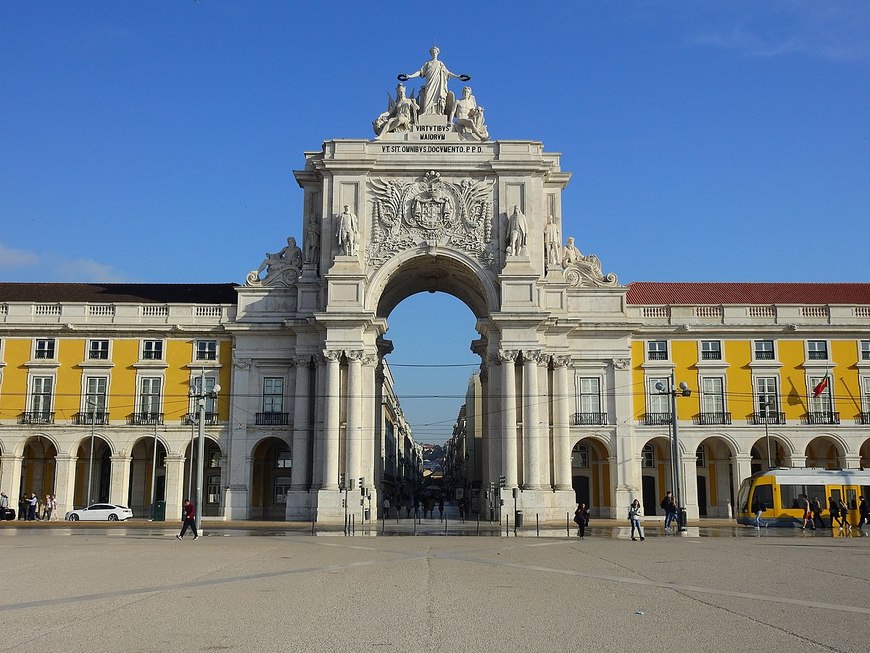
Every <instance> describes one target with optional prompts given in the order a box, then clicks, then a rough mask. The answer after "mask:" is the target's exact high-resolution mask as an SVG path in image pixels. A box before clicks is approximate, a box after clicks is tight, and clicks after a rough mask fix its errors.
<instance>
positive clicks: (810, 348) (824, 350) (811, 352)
mask: <svg viewBox="0 0 870 653" xmlns="http://www.w3.org/2000/svg"><path fill="white" fill-rule="evenodd" d="M807 358H809V359H810V360H811V361H826V360H828V343H827V341H826V340H807Z"/></svg>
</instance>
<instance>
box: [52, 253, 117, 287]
mask: <svg viewBox="0 0 870 653" xmlns="http://www.w3.org/2000/svg"><path fill="white" fill-rule="evenodd" d="M51 267H52V268H53V269H54V271H55V280H56V281H79V282H88V281H102V282H107V283H117V282H119V281H124V276H123V275H122V274H121V273H120V272H118V271H117V270H115V269H114V268H112V266H110V265H106V264H104V263H99V262H97V261H94V260H92V259H86V258H85V259H67V258H63V257H60V258H56V259H54V260H53V261H52V265H51Z"/></svg>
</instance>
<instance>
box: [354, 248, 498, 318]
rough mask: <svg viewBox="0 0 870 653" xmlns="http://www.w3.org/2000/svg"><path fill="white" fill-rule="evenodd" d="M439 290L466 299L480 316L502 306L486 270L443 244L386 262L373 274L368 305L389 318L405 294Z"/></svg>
mask: <svg viewBox="0 0 870 653" xmlns="http://www.w3.org/2000/svg"><path fill="white" fill-rule="evenodd" d="M438 291H440V292H444V293H447V294H448V295H453V296H454V297H456V298H457V299H459V300H460V301H462V302H463V303H465V304H466V305H467V306H468V308H469V309H470V310H471V312H472V313H474V315H475V317H477V318H479V319H481V318H487V317H488V316H489V315H490V314H491V313H494V312H497V311H498V310H499V306H500V303H499V300H498V291H497V289H496V286H495V283H494V282H493V280H492V279H491V278H490V276H489V274H488V273H487V272H486V270H484V269H483V268H482V267H481V266H480V265H479V264H477V263H475V262H474V261H473V260H472V259H471V258H469V257H468V256H466V255H465V254H463V253H462V252H458V251H455V250H451V249H447V248H443V247H433V248H430V249H423V250H421V249H417V250H412V251H408V252H403V253H401V254H399V255H398V256H396V257H394V258H393V259H391V260H390V261H388V262H387V263H386V264H384V266H383V267H382V268H381V269H380V270H378V271H377V272H376V273H375V274H374V275H373V276H372V278H371V283H370V289H369V291H368V292H367V296H366V305H365V308H366V309H367V310H369V311H373V312H375V313H376V314H377V315H378V317H382V318H386V317H387V316H388V315H389V314H390V313H391V312H392V310H393V309H394V308H395V307H396V306H398V305H399V304H400V303H401V302H402V300H404V299H405V298H407V297H410V296H411V295H416V294H417V293H421V292H438Z"/></svg>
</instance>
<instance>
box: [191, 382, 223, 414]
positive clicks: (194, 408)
mask: <svg viewBox="0 0 870 653" xmlns="http://www.w3.org/2000/svg"><path fill="white" fill-rule="evenodd" d="M203 382H205V392H203V389H202V386H203ZM215 385H217V379H216V378H215V377H213V376H207V377H205V378H203V377H201V376H195V377H193V382H192V383H191V384H190V387H191V389H192V390H193V395H194V396H193V397H191V400H190V412H191V413H196V412H198V411H199V397H201V396H202V395H205V396H204V397H203V399H204V400H205V417H206V420H207V421H206V424H208V420H212V419H214V416H215V415H216V414H217V397H215V396H212V393H213V392H214V387H215Z"/></svg>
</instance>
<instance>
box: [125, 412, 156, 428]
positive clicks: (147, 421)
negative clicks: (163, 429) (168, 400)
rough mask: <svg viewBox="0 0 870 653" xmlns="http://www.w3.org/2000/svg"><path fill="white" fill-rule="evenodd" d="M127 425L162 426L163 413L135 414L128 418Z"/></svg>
mask: <svg viewBox="0 0 870 653" xmlns="http://www.w3.org/2000/svg"><path fill="white" fill-rule="evenodd" d="M127 423H128V424H131V425H132V426H161V425H162V424H163V413H133V414H132V415H130V417H128V418H127Z"/></svg>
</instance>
